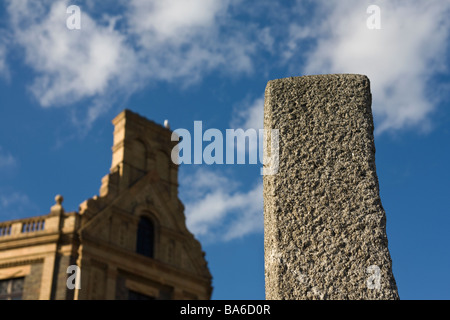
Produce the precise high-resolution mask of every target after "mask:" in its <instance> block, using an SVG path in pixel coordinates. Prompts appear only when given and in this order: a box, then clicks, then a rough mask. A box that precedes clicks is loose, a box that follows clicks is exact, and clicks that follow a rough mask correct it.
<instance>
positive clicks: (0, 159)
mask: <svg viewBox="0 0 450 320" xmlns="http://www.w3.org/2000/svg"><path fill="white" fill-rule="evenodd" d="M16 165H17V160H16V158H14V157H13V156H12V155H11V154H10V153H9V152H6V151H3V148H2V147H1V146H0V169H4V168H12V167H15V166H16Z"/></svg>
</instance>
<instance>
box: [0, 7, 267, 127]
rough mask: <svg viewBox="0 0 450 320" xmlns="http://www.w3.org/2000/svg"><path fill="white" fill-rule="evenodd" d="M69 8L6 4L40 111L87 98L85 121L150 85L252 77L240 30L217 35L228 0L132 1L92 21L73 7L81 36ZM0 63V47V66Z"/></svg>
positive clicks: (249, 46)
mask: <svg viewBox="0 0 450 320" xmlns="http://www.w3.org/2000/svg"><path fill="white" fill-rule="evenodd" d="M69 4H71V3H70V2H69V1H68V0H60V1H39V2H36V1H30V0H14V1H12V0H10V1H9V2H8V7H7V9H8V13H9V16H10V22H11V31H12V35H13V39H14V40H15V43H16V44H18V45H19V46H20V47H22V48H23V49H24V52H25V59H26V63H27V64H28V65H29V66H30V67H31V68H32V69H33V70H34V71H35V75H34V76H33V78H32V84H31V92H32V93H33V94H34V96H35V97H36V98H37V100H38V101H39V103H40V104H41V105H42V106H43V107H53V106H62V105H73V104H75V103H77V102H80V101H86V99H88V100H87V101H88V104H90V108H89V110H88V121H89V122H92V121H93V120H95V118H96V117H97V116H98V115H100V114H101V113H102V112H104V111H105V109H107V108H108V107H109V106H110V105H111V104H112V103H113V102H114V98H115V97H116V96H121V97H123V96H128V95H129V94H130V93H133V92H134V91H136V90H137V89H139V88H141V87H143V86H145V85H146V84H148V82H149V81H152V80H158V81H161V80H163V81H177V80H181V81H180V83H182V84H183V85H188V84H190V83H193V82H196V81H198V80H200V79H201V78H202V77H203V75H205V74H206V73H208V72H211V71H212V70H215V69H216V70H217V69H218V68H219V69H220V70H222V71H221V72H223V73H232V74H236V73H241V72H244V73H245V72H247V73H248V72H251V71H252V68H253V63H252V59H251V54H252V53H254V52H255V45H254V44H253V43H252V42H249V41H247V38H246V36H245V35H244V33H242V32H239V26H233V27H230V26H228V29H227V31H226V32H225V31H223V30H222V29H221V28H222V27H223V26H224V25H225V24H226V21H227V19H228V18H227V17H226V13H227V10H228V8H229V4H230V1H219V0H190V1H186V0H166V1H156V0H153V1H143V0H133V1H131V2H129V3H126V4H124V6H123V9H124V10H123V12H121V13H119V14H118V15H115V16H110V15H108V13H107V12H105V13H104V14H103V16H102V17H103V18H95V20H94V18H93V16H94V15H92V16H91V15H89V13H88V10H93V9H95V6H93V5H92V3H90V2H89V1H88V2H86V3H85V2H80V3H79V5H80V8H81V29H80V30H69V29H68V28H67V27H66V19H67V18H68V17H69V16H70V14H67V13H66V9H67V7H68V5H69ZM97 9H98V8H97ZM103 9H105V7H103ZM118 21H119V22H120V24H121V25H120V27H118V26H117V24H118ZM228 32H231V33H232V34H228ZM266 38H267V37H266ZM265 41H268V40H267V39H266V40H265ZM1 58H2V51H1V47H0V67H1V66H2V64H1V62H2V61H3V60H2V59H1ZM230 65H232V66H233V67H232V68H229V67H228V66H230ZM0 70H1V69H0ZM91 100H94V101H93V102H92V101H91ZM100 101H103V102H100Z"/></svg>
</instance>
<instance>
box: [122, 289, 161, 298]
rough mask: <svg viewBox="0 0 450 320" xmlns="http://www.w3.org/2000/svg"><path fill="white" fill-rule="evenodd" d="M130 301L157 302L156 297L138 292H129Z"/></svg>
mask: <svg viewBox="0 0 450 320" xmlns="http://www.w3.org/2000/svg"><path fill="white" fill-rule="evenodd" d="M128 300H155V298H154V297H150V296H147V295H145V294H142V293H139V292H136V291H131V290H129V291H128Z"/></svg>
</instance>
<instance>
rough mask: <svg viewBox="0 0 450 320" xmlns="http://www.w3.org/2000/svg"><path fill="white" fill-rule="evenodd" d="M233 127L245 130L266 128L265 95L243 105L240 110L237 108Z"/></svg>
mask: <svg viewBox="0 0 450 320" xmlns="http://www.w3.org/2000/svg"><path fill="white" fill-rule="evenodd" d="M231 126H232V127H234V128H244V129H249V128H253V129H256V130H258V129H262V128H263V126H264V95H263V96H261V97H258V98H256V99H255V100H253V101H251V102H250V103H244V104H242V107H240V108H236V109H235V112H234V114H233V119H232V121H231Z"/></svg>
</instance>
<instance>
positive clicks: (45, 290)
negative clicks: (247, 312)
mask: <svg viewBox="0 0 450 320" xmlns="http://www.w3.org/2000/svg"><path fill="white" fill-rule="evenodd" d="M113 124H114V126H115V129H114V145H113V148H112V150H113V155H112V165H111V170H110V173H109V174H108V175H106V176H105V177H104V178H103V179H102V185H101V188H100V194H99V196H95V197H93V198H91V199H88V200H86V201H84V202H83V203H82V204H81V205H80V207H79V211H78V212H70V213H66V212H65V211H64V209H63V206H62V202H63V199H62V197H61V196H57V197H56V199H55V200H56V204H55V205H54V206H53V207H52V208H51V210H50V213H49V214H48V215H44V216H39V217H33V218H29V219H20V220H14V221H7V222H2V223H0V298H2V297H3V298H6V299H8V298H14V297H16V298H17V295H16V296H12V295H11V294H12V293H13V292H12V291H11V290H16V291H17V290H19V289H20V286H22V289H21V290H22V292H21V298H22V299H42V300H48V299H63V300H66V299H111V300H112V299H209V298H210V297H211V292H212V287H211V274H210V272H209V269H208V267H207V263H206V261H205V259H204V252H203V251H202V249H201V245H200V243H199V242H198V241H197V240H196V239H195V238H194V236H193V235H192V234H191V233H190V232H189V230H188V229H187V228H186V224H185V216H184V206H183V204H182V203H181V201H180V200H179V199H178V181H177V177H178V167H177V166H176V165H175V164H173V162H172V161H171V150H172V148H173V147H174V145H175V144H176V143H175V142H172V141H171V134H172V132H171V131H170V130H169V129H167V128H164V127H162V126H159V125H157V124H156V123H153V122H152V121H149V120H147V119H145V118H143V117H141V116H139V115H138V114H136V113H133V112H131V111H129V110H125V111H123V112H121V113H120V114H119V115H118V116H117V117H116V118H115V119H114V120H113ZM143 221H144V222H145V223H143V224H142V222H143ZM141 228H142V230H141ZM141 233H142V234H141ZM149 239H150V240H149ZM139 247H141V248H140V249H139ZM137 250H138V251H139V252H140V253H138V252H137ZM70 265H77V266H78V267H79V268H80V269H79V270H80V276H81V277H80V286H81V288H80V289H77V288H74V289H70V288H68V285H67V282H68V280H69V282H70V279H69V277H70V276H71V273H70V272H69V273H68V272H67V269H68V267H69V266H70ZM14 279H18V280H17V281H15V282H14V283H13V282H11V281H13V280H14ZM13 286H15V288H16V289H14V288H13ZM2 290H3V291H2ZM2 294H3V296H2Z"/></svg>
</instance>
